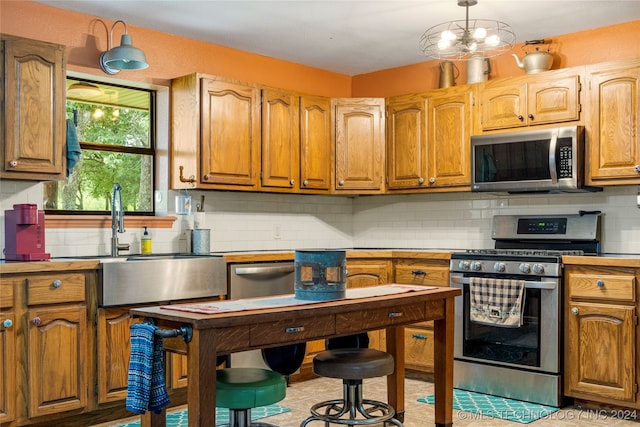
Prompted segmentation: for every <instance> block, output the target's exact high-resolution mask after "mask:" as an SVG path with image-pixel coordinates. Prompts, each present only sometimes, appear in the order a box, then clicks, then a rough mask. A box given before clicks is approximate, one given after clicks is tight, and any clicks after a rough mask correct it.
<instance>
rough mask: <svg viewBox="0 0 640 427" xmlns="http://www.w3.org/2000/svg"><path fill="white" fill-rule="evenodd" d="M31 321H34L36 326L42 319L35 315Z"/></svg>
mask: <svg viewBox="0 0 640 427" xmlns="http://www.w3.org/2000/svg"><path fill="white" fill-rule="evenodd" d="M31 323H33V324H34V325H36V326H40V324H41V323H42V320H40V318H39V317H34V318H33V319H32V320H31Z"/></svg>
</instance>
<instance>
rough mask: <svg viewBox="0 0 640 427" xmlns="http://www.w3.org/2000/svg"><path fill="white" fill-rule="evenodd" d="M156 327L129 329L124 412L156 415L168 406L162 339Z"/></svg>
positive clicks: (140, 326) (141, 325) (139, 326)
mask: <svg viewBox="0 0 640 427" xmlns="http://www.w3.org/2000/svg"><path fill="white" fill-rule="evenodd" d="M156 329H157V327H156V326H155V325H151V324H148V323H136V324H133V325H131V355H130V357H129V373H128V377H127V380H128V384H127V399H126V408H127V410H128V411H131V412H134V413H136V414H144V413H145V412H146V411H148V410H150V411H153V412H155V413H156V414H159V413H160V412H161V411H162V408H164V407H165V406H167V405H168V404H169V396H168V395H167V389H166V385H165V382H164V360H163V356H164V354H163V348H162V338H160V337H157V336H156V335H155V331H156Z"/></svg>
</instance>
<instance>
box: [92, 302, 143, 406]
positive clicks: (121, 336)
mask: <svg viewBox="0 0 640 427" xmlns="http://www.w3.org/2000/svg"><path fill="white" fill-rule="evenodd" d="M140 321H141V320H140V319H133V318H131V317H130V316H129V309H127V308H113V309H99V310H98V355H97V356H98V373H97V375H98V403H101V404H102V403H107V402H113V401H118V400H124V399H125V398H126V397H127V383H128V378H127V377H128V373H129V355H130V354H131V338H130V337H131V333H130V327H131V325H132V324H134V323H140Z"/></svg>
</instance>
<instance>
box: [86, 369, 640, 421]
mask: <svg viewBox="0 0 640 427" xmlns="http://www.w3.org/2000/svg"><path fill="white" fill-rule="evenodd" d="M405 390H406V394H405V420H404V426H405V427H425V426H432V425H434V418H433V417H434V414H433V405H429V404H425V403H420V402H418V401H417V399H418V398H420V397H426V396H428V395H430V394H433V384H432V383H431V382H427V381H420V380H414V379H407V380H406V387H405ZM341 393H342V383H341V381H340V380H336V379H332V378H318V379H315V380H311V381H305V382H302V383H294V384H292V385H291V386H290V387H289V388H288V390H287V397H286V398H285V399H284V400H283V401H282V402H280V404H281V405H283V406H286V407H287V408H290V409H291V412H287V413H284V414H279V415H276V416H273V417H269V418H263V419H262V420H260V421H264V422H268V423H271V424H274V425H276V426H279V427H299V425H300V422H301V421H302V420H303V419H304V418H306V417H307V416H308V415H309V407H311V405H313V404H314V403H317V402H318V401H320V400H327V399H335V398H338V397H340V395H341ZM364 397H365V398H369V399H379V400H384V399H385V398H386V382H385V380H384V378H375V379H370V380H365V382H364ZM117 425H119V424H117V423H115V424H114V423H110V424H102V425H100V427H113V426H117ZM453 425H454V426H460V427H477V426H482V427H494V426H495V427H517V426H530V427H570V426H571V427H574V426H578V425H579V426H581V427H605V426H606V427H610V426H611V427H640V411H638V419H637V420H623V419H615V418H612V417H611V415H608V414H604V413H597V412H595V411H588V410H587V409H582V410H581V409H579V408H575V407H567V408H563V409H561V410H560V411H558V412H555V413H553V414H551V415H549V416H548V417H547V418H542V419H539V420H537V421H534V422H532V423H529V424H519V423H515V422H511V421H502V420H499V419H495V418H490V417H481V416H478V415H475V414H471V413H468V412H462V411H457V410H455V409H454V410H453ZM314 426H315V427H323V424H322V423H320V422H312V423H310V424H309V425H308V427H314ZM94 427H97V426H94Z"/></svg>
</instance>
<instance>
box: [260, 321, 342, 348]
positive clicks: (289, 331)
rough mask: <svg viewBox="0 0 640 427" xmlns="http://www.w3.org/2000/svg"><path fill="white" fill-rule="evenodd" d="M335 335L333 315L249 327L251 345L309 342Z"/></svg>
mask: <svg viewBox="0 0 640 427" xmlns="http://www.w3.org/2000/svg"><path fill="white" fill-rule="evenodd" d="M335 333H336V318H335V316H334V315H333V314H327V315H323V316H316V317H309V318H300V319H285V320H277V321H275V322H266V323H261V324H259V325H253V326H252V327H251V338H250V341H251V345H252V346H253V345H263V344H273V343H275V344H277V343H281V342H282V343H287V344H290V343H291V342H292V341H297V340H310V339H315V338H319V337H324V336H327V335H333V334H335Z"/></svg>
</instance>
